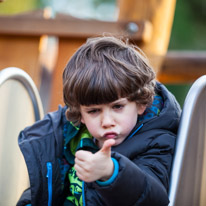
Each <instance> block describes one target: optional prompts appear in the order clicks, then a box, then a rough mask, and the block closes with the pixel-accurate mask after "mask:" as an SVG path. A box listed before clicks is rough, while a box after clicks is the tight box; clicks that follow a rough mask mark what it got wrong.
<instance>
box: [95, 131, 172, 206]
mask: <svg viewBox="0 0 206 206" xmlns="http://www.w3.org/2000/svg"><path fill="white" fill-rule="evenodd" d="M162 138H164V139H165V142H164V141H159V140H160V139H162ZM168 139H170V140H171V139H175V137H171V135H170V134H167V135H163V136H161V135H160V136H158V137H157V138H155V140H154V141H151V142H150V144H149V145H148V147H147V148H146V149H145V151H144V153H141V154H139V155H137V156H135V157H133V159H130V158H128V157H126V156H124V155H122V154H120V153H118V152H114V153H113V154H112V156H113V158H115V159H116V160H117V161H118V163H119V173H118V176H117V178H116V179H115V180H114V182H113V183H112V184H111V185H109V186H105V187H102V186H99V185H97V184H96V185H95V188H96V190H97V191H98V192H99V194H100V195H101V196H102V198H103V199H104V201H105V202H106V203H107V204H108V205H124V206H133V205H134V206H148V205H150V206H165V205H168V203H169V199H168V195H167V188H168V181H169V177H168V176H169V170H170V165H171V161H172V152H173V149H172V147H171V145H170V144H168V143H167V142H166V141H167V140H168Z"/></svg>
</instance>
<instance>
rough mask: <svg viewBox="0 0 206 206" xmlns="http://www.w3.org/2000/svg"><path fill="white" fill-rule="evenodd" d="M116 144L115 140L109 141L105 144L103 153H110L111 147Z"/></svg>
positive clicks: (102, 149)
mask: <svg viewBox="0 0 206 206" xmlns="http://www.w3.org/2000/svg"><path fill="white" fill-rule="evenodd" d="M114 144H115V140H114V139H108V140H106V141H105V142H104V144H103V146H102V148H101V150H100V151H101V152H104V153H110V152H111V147H112V146H113V145H114Z"/></svg>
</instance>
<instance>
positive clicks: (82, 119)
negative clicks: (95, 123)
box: [81, 116, 85, 124]
mask: <svg viewBox="0 0 206 206" xmlns="http://www.w3.org/2000/svg"><path fill="white" fill-rule="evenodd" d="M81 123H83V124H85V121H84V118H83V117H82V116H81Z"/></svg>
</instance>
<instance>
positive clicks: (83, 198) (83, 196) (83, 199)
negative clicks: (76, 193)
mask: <svg viewBox="0 0 206 206" xmlns="http://www.w3.org/2000/svg"><path fill="white" fill-rule="evenodd" d="M84 187H85V184H84V181H82V202H83V206H86V202H85V194H84Z"/></svg>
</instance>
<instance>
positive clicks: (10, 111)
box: [0, 67, 43, 206]
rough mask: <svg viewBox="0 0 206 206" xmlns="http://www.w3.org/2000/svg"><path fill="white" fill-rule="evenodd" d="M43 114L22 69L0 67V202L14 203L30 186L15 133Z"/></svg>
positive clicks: (36, 94)
mask: <svg viewBox="0 0 206 206" xmlns="http://www.w3.org/2000/svg"><path fill="white" fill-rule="evenodd" d="M42 117H43V107H42V103H41V100H40V96H39V93H38V90H37V88H36V86H35V84H34V82H33V80H32V79H31V78H30V76H29V75H28V74H27V73H26V72H24V71H23V70H21V69H19V68H15V67H9V68H6V69H3V70H1V71H0V205H2V206H12V205H16V202H17V200H18V199H19V197H20V195H21V194H22V192H23V190H24V189H26V188H27V187H28V186H29V179H28V174H27V168H26V164H25V162H24V158H23V155H22V154H21V152H20V149H19V147H18V142H17V137H18V134H19V132H20V131H21V130H22V129H24V128H25V127H26V126H29V125H31V124H33V123H34V122H35V121H37V120H39V119H41V118H42Z"/></svg>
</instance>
